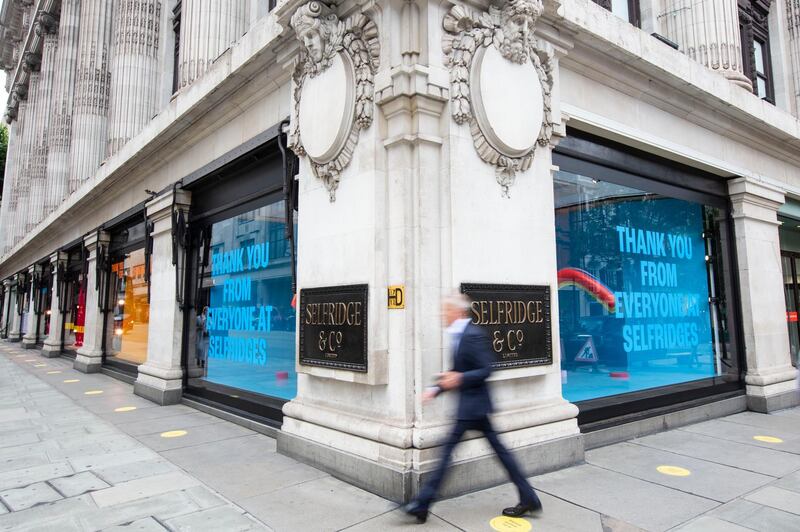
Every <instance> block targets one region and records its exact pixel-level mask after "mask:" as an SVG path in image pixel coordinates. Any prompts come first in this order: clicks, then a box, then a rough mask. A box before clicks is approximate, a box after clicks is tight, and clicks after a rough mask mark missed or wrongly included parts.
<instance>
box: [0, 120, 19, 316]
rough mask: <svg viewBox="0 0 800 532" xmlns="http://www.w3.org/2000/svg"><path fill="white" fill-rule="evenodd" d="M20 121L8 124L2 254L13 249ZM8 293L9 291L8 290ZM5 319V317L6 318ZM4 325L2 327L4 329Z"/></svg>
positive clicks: (1, 210) (0, 211) (0, 234)
mask: <svg viewBox="0 0 800 532" xmlns="http://www.w3.org/2000/svg"><path fill="white" fill-rule="evenodd" d="M19 131H20V123H19V121H18V120H15V121H13V122H11V123H10V124H9V126H8V151H7V152H6V154H7V155H6V170H5V175H4V176H3V203H2V205H0V227H4V228H6V230H4V231H0V255H4V254H6V253H7V252H8V251H9V250H10V249H11V244H12V235H11V232H10V231H9V230H8V228H9V227H10V226H11V222H12V217H11V212H10V211H11V208H10V203H11V197H12V194H14V193H15V185H16V181H15V179H14V170H15V169H16V168H17V165H18V164H19V161H18V156H17V152H18V151H19V150H18V148H19V143H20V135H19ZM6 293H8V292H6ZM4 320H5V318H4ZM2 328H4V327H0V329H2Z"/></svg>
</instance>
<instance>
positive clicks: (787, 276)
mask: <svg viewBox="0 0 800 532" xmlns="http://www.w3.org/2000/svg"><path fill="white" fill-rule="evenodd" d="M780 223H781V227H780V240H781V264H782V267H783V294H784V298H785V301H786V325H787V328H788V329H789V350H790V353H791V357H792V364H794V365H795V366H796V367H800V365H799V364H800V320H798V317H797V316H798V311H800V220H795V219H793V218H787V217H780Z"/></svg>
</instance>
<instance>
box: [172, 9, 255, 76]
mask: <svg viewBox="0 0 800 532" xmlns="http://www.w3.org/2000/svg"><path fill="white" fill-rule="evenodd" d="M249 11H250V10H249V2H244V1H239V2H231V1H229V0H183V7H182V15H181V35H180V37H181V47H180V68H179V76H180V87H181V88H183V87H185V86H187V85H189V84H191V83H192V82H193V81H194V80H196V79H197V78H199V77H200V76H202V75H203V74H204V73H205V72H206V70H208V68H209V67H210V66H211V64H212V63H213V62H214V60H215V59H216V58H217V57H219V55H220V54H221V53H222V52H224V51H225V50H227V49H228V47H229V46H230V45H231V44H232V43H234V42H236V41H237V40H238V39H239V37H241V36H242V35H244V33H245V32H246V31H247V25H248V23H249Z"/></svg>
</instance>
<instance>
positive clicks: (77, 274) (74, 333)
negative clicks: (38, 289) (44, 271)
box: [58, 249, 86, 357]
mask: <svg viewBox="0 0 800 532" xmlns="http://www.w3.org/2000/svg"><path fill="white" fill-rule="evenodd" d="M85 253H86V252H85V250H82V249H78V250H73V251H72V252H70V253H69V260H68V261H67V266H66V268H65V269H64V270H62V271H61V272H60V273H59V286H58V290H59V293H58V304H59V309H60V310H61V312H63V314H64V329H63V333H62V337H61V349H62V352H63V353H64V354H66V355H67V356H71V357H74V356H75V354H76V352H77V350H78V349H79V348H80V347H81V346H83V335H84V330H85V323H86V282H85V280H86V255H85ZM62 279H63V280H62Z"/></svg>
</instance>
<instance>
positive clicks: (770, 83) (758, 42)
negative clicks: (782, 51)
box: [739, 0, 775, 104]
mask: <svg viewBox="0 0 800 532" xmlns="http://www.w3.org/2000/svg"><path fill="white" fill-rule="evenodd" d="M769 6H770V0H739V31H740V33H741V38H742V56H743V57H742V66H743V70H744V75H745V76H747V77H748V78H750V81H751V82H752V83H753V93H755V94H756V95H757V96H758V97H759V98H761V99H762V100H766V101H768V102H770V103H773V104H774V103H775V86H774V80H773V74H772V58H771V54H770V47H769V24H768V20H767V19H768V17H769Z"/></svg>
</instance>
